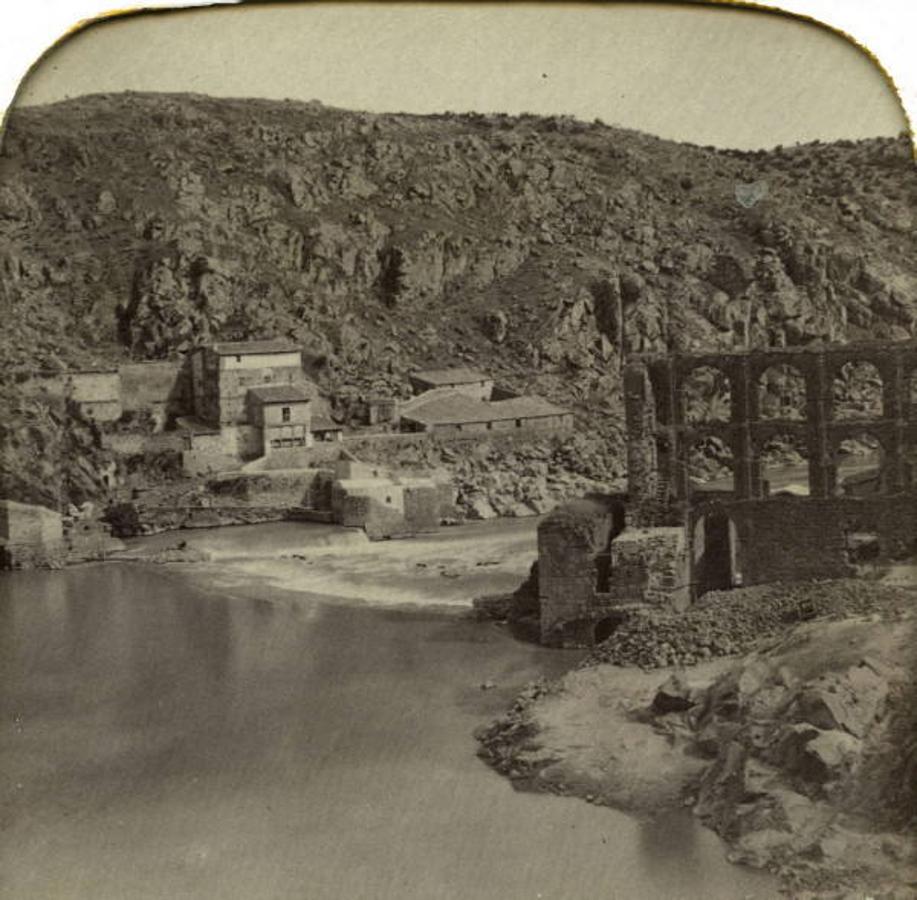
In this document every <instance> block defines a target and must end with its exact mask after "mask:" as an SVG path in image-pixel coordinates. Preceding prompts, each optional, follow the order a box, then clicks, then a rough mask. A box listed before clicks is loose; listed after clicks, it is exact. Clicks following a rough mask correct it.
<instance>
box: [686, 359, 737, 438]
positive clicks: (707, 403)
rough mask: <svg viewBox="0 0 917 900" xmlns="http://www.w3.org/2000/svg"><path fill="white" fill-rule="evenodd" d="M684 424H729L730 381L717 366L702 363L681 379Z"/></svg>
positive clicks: (730, 414)
mask: <svg viewBox="0 0 917 900" xmlns="http://www.w3.org/2000/svg"><path fill="white" fill-rule="evenodd" d="M681 400H682V408H683V410H684V421H685V422H686V423H687V424H689V425H692V424H700V423H703V422H728V421H729V420H730V419H731V417H732V402H733V399H732V380H731V378H730V377H729V373H728V372H726V371H725V370H724V369H722V368H720V367H719V366H715V365H711V364H709V363H702V364H700V365H697V366H694V368H692V369H690V370H689V371H687V372H685V373H684V375H683V376H682V378H681Z"/></svg>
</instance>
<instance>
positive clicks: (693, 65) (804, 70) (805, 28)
mask: <svg viewBox="0 0 917 900" xmlns="http://www.w3.org/2000/svg"><path fill="white" fill-rule="evenodd" d="M124 90H134V91H191V92H196V93H207V94H213V95H217V96H232V97H269V98H277V99H285V98H291V99H302V100H311V99H317V100H321V101H322V102H323V103H325V104H328V105H330V106H338V107H344V108H348V109H360V110H369V111H374V112H395V111H404V112H415V113H429V112H443V111H447V110H451V111H454V112H466V111H476V112H507V113H521V112H530V113H538V114H545V115H550V114H568V115H574V116H576V117H577V118H581V119H585V120H588V121H591V120H592V119H595V118H600V119H601V120H602V121H604V122H606V123H607V124H617V125H623V126H625V127H629V128H636V129H639V130H641V131H646V132H650V133H652V134H657V135H660V136H662V137H666V138H671V139H675V140H682V141H691V142H693V143H696V144H714V145H716V146H722V147H739V148H744V149H748V148H759V147H772V146H774V145H775V144H792V143H796V142H800V141H809V140H815V139H820V140H834V139H837V138H860V137H871V136H875V135H891V134H897V133H899V132H900V131H902V130H905V128H906V123H905V119H904V115H903V112H902V109H901V106H900V104H899V101H898V100H897V98H896V96H895V94H894V92H893V90H892V88H891V87H890V86H889V85H888V83H887V82H886V81H885V79H884V78H883V76H882V75H881V73H880V70H879V69H878V67H877V66H875V65H874V64H873V63H872V62H871V61H870V60H869V58H868V57H867V56H866V55H865V54H864V53H863V52H862V51H861V50H859V49H858V48H857V47H856V46H855V45H854V44H853V43H851V42H849V41H846V40H844V39H843V38H841V37H838V36H836V35H834V34H832V33H831V32H830V31H828V30H827V29H824V28H820V27H818V26H815V25H811V24H808V23H804V22H802V21H799V20H794V19H792V18H790V17H787V16H782V15H776V14H770V13H764V12H755V11H749V10H741V9H727V8H719V9H713V8H710V7H700V6H691V5H688V4H679V5H669V4H655V3H608V4H578V3H564V4H542V5H523V4H506V5H503V4H499V5H498V4H494V5H490V4H477V5H474V4H461V5H460V4H438V5H437V4H403V5H400V4H376V5H364V4H334V3H320V4H307V3H295V4H257V5H249V6H245V7H239V6H225V7H209V8H202V9H195V10H182V11H176V12H168V13H162V12H157V13H149V14H143V15H134V16H128V17H120V18H118V19H115V20H111V21H108V22H104V23H101V24H96V25H92V26H90V27H89V28H87V29H85V30H84V31H82V32H80V33H78V34H77V35H76V36H74V37H72V38H70V39H68V40H66V41H65V42H64V43H63V44H60V45H58V47H57V48H55V49H53V50H52V51H50V52H49V53H48V54H47V55H46V56H45V57H44V58H43V59H42V60H41V61H40V63H39V64H38V65H37V67H36V68H35V69H34V70H33V72H32V73H31V74H30V75H29V76H28V77H27V78H26V80H25V81H24V82H23V85H22V87H21V89H20V93H19V96H18V97H17V103H24V104H36V103H48V102H53V101H56V100H60V99H65V98H67V97H72V96H77V95H80V94H86V93H98V92H105V91H124Z"/></svg>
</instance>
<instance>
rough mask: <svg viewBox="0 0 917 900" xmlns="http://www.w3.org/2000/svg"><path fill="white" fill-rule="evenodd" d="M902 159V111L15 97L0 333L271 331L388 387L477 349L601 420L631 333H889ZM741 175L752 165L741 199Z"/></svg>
mask: <svg viewBox="0 0 917 900" xmlns="http://www.w3.org/2000/svg"><path fill="white" fill-rule="evenodd" d="M912 165H913V164H912V159H911V153H910V146H909V143H908V142H907V140H906V139H904V138H901V139H898V140H891V139H876V140H871V141H864V142H857V143H853V142H840V143H836V144H828V145H826V144H810V145H805V146H798V147H792V148H779V147H778V148H775V149H774V150H772V151H769V152H753V153H749V152H738V151H724V150H716V149H714V148H712V147H706V148H703V147H697V146H692V145H684V144H677V143H673V142H670V141H664V140H660V139H657V138H654V137H651V136H649V135H645V134H640V133H637V132H633V131H627V130H624V129H620V128H612V127H607V126H605V125H604V124H602V123H601V122H595V123H591V124H587V123H583V122H579V121H575V120H572V119H568V118H539V117H534V116H518V117H511V116H483V115H474V114H469V115H451V114H447V115H441V116H412V115H370V114H365V113H354V112H348V111H344V110H337V109H331V108H327V107H324V106H322V105H321V104H320V103H317V102H311V103H294V102H276V101H265V100H226V99H215V98H210V97H203V96H194V95H165V94H118V95H101V96H89V97H82V98H78V99H75V100H69V101H65V102H62V103H58V104H54V105H50V106H45V107H35V108H23V109H18V110H16V111H14V112H13V113H12V114H11V115H10V117H9V120H8V123H7V127H6V131H5V134H4V136H3V145H2V156H0V309H2V313H3V321H4V324H5V328H4V335H3V338H2V349H0V355H2V359H0V361H2V363H3V366H4V370H5V371H8V372H9V371H14V372H15V371H23V370H27V369H32V368H60V367H62V366H69V365H72V364H76V365H82V364H87V363H91V362H111V361H115V360H119V359H123V358H127V357H130V358H138V359H148V358H163V357H168V356H172V355H175V354H178V353H180V352H182V351H183V350H185V349H187V348H188V347H190V346H192V345H193V344H195V343H197V342H201V341H204V340H207V339H208V338H213V337H217V336H219V337H221V338H225V339H233V338H246V337H259V336H283V337H290V338H293V339H295V340H297V341H299V342H300V343H302V344H303V346H304V347H306V348H307V350H308V351H309V353H310V354H311V356H312V358H313V361H314V367H315V377H316V379H317V380H318V381H319V383H320V384H322V385H323V386H324V387H325V388H329V389H331V388H334V389H337V388H342V387H344V386H351V387H353V388H356V389H366V388H369V387H372V386H376V387H385V388H388V389H392V390H396V391H400V390H403V389H404V386H405V382H404V374H405V372H406V371H407V370H409V369H410V368H412V367H413V366H416V365H421V364H425V363H435V364H437V365H443V364H449V363H468V362H473V363H475V364H478V365H480V366H482V367H485V368H487V369H489V370H491V371H492V372H493V373H494V374H495V375H496V376H497V377H498V378H499V379H500V380H501V381H503V382H505V383H508V384H509V385H510V386H515V387H518V388H526V389H528V390H531V391H535V392H538V393H541V394H543V395H545V396H547V397H548V398H550V399H553V400H556V401H560V402H564V403H568V404H571V405H573V407H574V408H575V410H576V411H577V413H578V415H579V417H580V420H581V421H585V422H589V424H590V426H591V427H593V428H595V427H602V426H603V424H604V423H606V422H613V421H614V420H615V419H616V418H617V416H618V414H619V411H620V394H619V363H620V360H621V357H622V355H623V354H625V353H627V352H631V351H664V350H666V349H674V348H692V349H693V348H707V347H735V346H745V345H748V344H752V345H762V346H763V345H772V344H782V343H787V344H801V343H806V342H811V341H817V340H847V339H856V338H861V337H865V336H869V337H876V338H890V339H904V338H909V337H911V335H912V332H913V328H914V321H915V316H917V257H915V254H914V252H913V251H914V238H913V225H914V221H913V216H914V213H913V210H914V209H917V203H915V199H917V191H915V185H914V181H913V177H912V176H913V169H912ZM748 182H759V183H762V184H764V185H766V195H764V196H763V197H762V198H761V199H759V200H758V201H757V202H756V203H754V204H753V205H752V206H750V207H746V206H743V205H742V204H740V203H739V202H737V200H736V194H735V189H736V185H737V184H740V183H748ZM760 193H765V192H764V191H762V192H760Z"/></svg>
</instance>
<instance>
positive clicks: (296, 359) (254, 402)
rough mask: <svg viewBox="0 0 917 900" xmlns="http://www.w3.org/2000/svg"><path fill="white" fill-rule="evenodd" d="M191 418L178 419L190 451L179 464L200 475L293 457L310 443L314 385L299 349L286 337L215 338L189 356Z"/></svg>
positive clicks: (292, 459)
mask: <svg viewBox="0 0 917 900" xmlns="http://www.w3.org/2000/svg"><path fill="white" fill-rule="evenodd" d="M191 386H192V397H193V407H194V416H193V417H188V418H186V419H182V420H180V424H181V426H182V427H183V429H184V431H185V433H186V435H187V439H188V444H189V446H188V449H187V450H186V451H185V453H184V454H183V466H184V469H185V471H186V472H187V473H188V474H193V475H200V474H207V473H214V472H220V471H229V470H232V469H234V468H238V466H239V465H240V463H243V462H245V461H250V460H253V459H257V458H259V457H266V456H270V455H278V454H285V455H287V456H289V457H290V460H289V464H290V465H291V466H295V465H296V464H301V460H299V459H298V457H297V454H301V453H302V451H304V450H306V449H308V448H309V447H310V446H311V444H312V434H311V417H312V405H313V400H314V397H315V390H314V386H313V385H312V384H311V382H310V381H309V380H308V379H307V378H306V375H305V372H304V371H303V368H302V353H301V351H300V349H299V348H298V347H295V346H293V345H292V344H289V343H287V342H286V341H236V342H218V343H215V344H212V345H210V346H209V347H200V348H197V349H196V350H194V351H193V353H192V355H191Z"/></svg>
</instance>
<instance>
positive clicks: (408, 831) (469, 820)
mask: <svg viewBox="0 0 917 900" xmlns="http://www.w3.org/2000/svg"><path fill="white" fill-rule="evenodd" d="M272 528H273V526H272ZM495 533H496V532H495ZM214 534H215V533H214ZM279 534H283V529H281V530H280V532H279ZM183 536H184V535H183ZM166 537H171V540H172V541H173V542H174V540H175V536H174V535H173V536H166ZM250 537H251V536H250V535H249V536H248V537H247V536H246V534H245V533H244V530H243V529H242V528H240V529H226V530H225V534H223V533H221V534H220V536H219V538H218V539H217V543H222V542H228V543H229V544H235V545H237V546H236V550H238V547H239V546H241V544H242V543H247V545H248V546H249V547H250V546H252V541H251V540H250ZM274 538H275V539H276V538H278V533H275V534H274ZM200 539H201V538H198V537H197V536H196V535H193V534H192V535H189V537H188V540H189V543H190V542H191V541H196V540H200ZM357 539H359V536H357ZM337 540H338V538H337V537H335V538H334V540H332V541H331V544H335V543H336V541H337ZM352 540H353V538H350V537H348V538H347V539H346V540H345V541H344V543H347V542H348V541H352ZM452 540H453V538H451V537H450V536H448V535H447V536H446V537H444V538H443V539H442V540H440V543H441V544H442V551H443V552H444V553H446V552H447V551H448V552H452V551H451V550H450V547H449V544H450V541H452ZM357 546H358V545H357V544H356V543H355V544H354V547H355V548H356V547H357ZM409 546H410V543H409V542H398V543H397V544H395V543H391V544H386V545H385V547H386V548H389V549H391V550H392V551H399V553H400V552H401V550H400V548H401V547H405V548H408V547H409ZM223 549H226V550H227V556H226V557H221V561H220V565H224V566H225V568H227V569H232V568H233V566H234V565H235V564H234V563H232V562H230V561H229V560H230V557H231V556H232V554H230V553H228V549H229V548H228V546H227V544H225V543H224V544H223ZM220 552H221V553H222V550H221V551H220ZM355 556H359V553H356V554H355ZM374 559H375V561H376V562H375V565H376V566H377V569H378V571H377V575H378V577H380V578H383V579H384V578H385V577H387V576H389V575H392V576H394V575H395V574H396V573H397V571H398V568H399V567H400V566H403V564H404V560H403V558H402V557H401V556H399V555H398V554H397V553H396V554H395V555H394V556H393V557H392V561H391V562H389V563H388V564H387V565H388V569H386V564H385V556H384V553H382V551H380V554H379V555H377V556H375V557H374ZM298 562H302V561H298ZM523 562H524V563H525V564H527V562H528V560H527V559H524V560H523ZM303 564H304V565H305V563H303ZM494 568H499V567H497V566H495V567H494ZM207 573H208V567H207V566H203V567H198V566H197V565H194V566H186V567H184V568H179V567H174V566H172V567H164V566H152V565H148V564H142V563H132V564H126V563H114V564H106V565H90V566H82V567H78V568H72V569H67V570H62V571H53V572H31V573H11V574H8V575H4V576H3V577H2V579H0V771H3V772H4V774H5V775H6V776H7V777H6V778H5V779H4V780H3V782H2V785H0V810H2V813H0V835H2V840H0V872H2V875H0V896H2V897H10V898H13V897H15V898H17V900H30V898H35V900H38V898H41V900H56V898H61V900H63V898H67V900H74V898H84V897H85V898H92V900H109V898H111V900H115V898H117V900H121V898H124V897H131V898H165V897H178V896H187V897H194V898H201V900H204V898H211V897H212V898H219V900H227V898H228V900H234V898H239V900H261V898H265V900H267V898H271V900H273V898H288V897H304V898H309V900H325V898H328V900H338V898H348V900H351V898H353V900H359V898H367V900H369V898H373V900H377V898H382V900H387V898H392V900H396V898H397V900H401V898H408V900H410V898H417V900H446V898H456V900H458V898H463V900H464V898H482V900H483V898H494V900H496V898H500V900H503V898H509V900H515V898H520V900H521V898H532V897H537V896H542V897H544V898H549V897H553V898H558V900H559V898H563V900H577V898H584V900H585V898H589V900H592V898H594V897H596V896H608V897H638V898H650V900H670V898H685V900H689V898H694V897H697V898H701V897H704V898H723V900H735V898H737V897H755V898H766V897H773V896H776V893H777V892H776V887H775V885H774V884H773V882H772V881H771V880H770V879H769V878H767V877H764V876H761V875H758V874H756V873H752V872H749V871H746V870H743V869H739V868H736V867H733V866H731V865H729V864H728V863H727V862H726V860H725V857H724V852H723V848H722V845H721V844H720V842H719V841H718V840H717V839H716V838H715V837H714V836H713V835H712V834H711V833H710V832H707V831H706V830H704V829H702V828H700V827H699V826H697V825H696V823H694V822H693V821H692V820H691V819H690V817H688V816H683V815H676V816H672V817H669V818H666V819H661V820H657V821H655V822H645V821H639V820H637V819H634V818H631V817H629V816H626V815H624V814H621V813H618V812H616V811H613V810H610V809H604V808H596V807H593V806H590V805H589V804H586V803H584V802H582V801H580V800H576V799H573V798H561V797H553V796H539V795H534V794H525V793H520V792H517V791H515V790H513V788H512V787H511V785H510V784H509V782H508V781H506V780H505V779H503V778H501V777H500V776H498V775H496V774H495V773H494V772H492V771H491V770H490V769H489V768H488V767H487V766H485V765H484V764H483V763H482V762H481V761H480V760H478V759H477V758H476V756H475V749H476V746H475V741H474V740H473V738H472V732H473V730H474V729H475V727H476V726H478V725H480V724H481V723H483V722H486V721H488V720H489V719H491V718H492V717H494V716H496V715H498V714H500V713H501V712H502V711H503V710H504V709H505V708H506V707H507V705H508V704H509V703H510V702H511V700H512V698H513V696H514V695H515V693H516V692H517V691H518V690H519V689H520V688H521V686H522V685H523V684H524V683H525V682H526V681H528V680H531V679H533V678H537V677H539V676H542V675H544V676H547V677H554V676H557V675H559V674H560V673H562V672H563V671H565V670H566V669H567V668H569V667H570V666H572V665H573V664H574V662H575V661H576V659H578V658H579V657H578V655H577V654H575V653H574V654H571V653H569V652H566V651H552V650H546V649H543V648H539V647H535V646H531V645H526V644H521V643H518V642H516V641H514V640H513V639H512V638H511V637H510V636H508V635H507V634H506V633H505V632H504V631H503V630H501V629H499V628H498V627H496V626H494V625H492V624H490V623H480V622H475V621H471V620H470V619H467V618H464V617H462V616H459V615H455V614H449V613H443V612H438V611H435V610H431V609H422V608H417V609H414V610H413V611H407V610H395V609H380V608H373V607H371V606H367V605H354V604H343V605H342V604H340V603H329V602H325V601H322V600H321V599H318V598H316V597H315V596H314V595H311V594H308V593H304V592H302V591H294V590H291V589H290V587H289V585H286V586H285V587H284V586H281V587H278V586H276V584H274V583H273V582H266V581H265V580H264V579H263V578H261V577H254V576H251V575H249V574H247V573H246V572H245V570H244V568H239V569H237V570H234V571H233V572H232V573H230V574H229V575H227V576H226V577H227V578H229V577H230V576H231V578H232V583H233V588H232V591H231V592H229V595H227V594H226V593H224V592H222V591H221V590H219V589H215V588H214V586H213V583H212V579H211V578H210V576H209V575H208V574H207ZM437 579H438V580H437ZM429 583H430V584H431V586H435V585H437V584H441V586H442V588H443V590H447V591H448V590H451V580H450V579H449V578H442V577H441V576H431V577H430V579H429ZM431 589H432V587H431ZM433 599H435V598H433ZM485 679H488V680H492V681H493V682H494V683H495V684H496V685H497V687H496V688H495V689H494V690H490V691H481V690H480V687H479V685H480V684H481V682H482V681H484V680H485Z"/></svg>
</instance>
